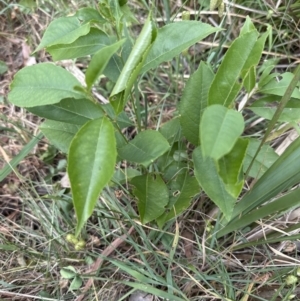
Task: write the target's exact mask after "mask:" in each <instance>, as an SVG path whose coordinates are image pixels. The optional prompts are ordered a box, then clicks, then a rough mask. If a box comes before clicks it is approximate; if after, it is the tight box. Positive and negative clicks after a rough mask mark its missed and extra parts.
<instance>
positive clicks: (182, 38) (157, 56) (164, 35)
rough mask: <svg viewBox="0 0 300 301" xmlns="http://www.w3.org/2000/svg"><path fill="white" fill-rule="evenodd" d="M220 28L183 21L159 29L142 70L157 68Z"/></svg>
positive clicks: (197, 22)
mask: <svg viewBox="0 0 300 301" xmlns="http://www.w3.org/2000/svg"><path fill="white" fill-rule="evenodd" d="M219 30H220V28H215V27H212V26H210V25H209V24H206V23H202V22H199V21H181V22H176V23H171V24H168V25H166V26H164V27H162V28H160V29H158V31H157V37H156V40H155V42H154V43H153V46H152V48H151V49H150V51H149V53H148V55H147V59H146V61H145V63H144V66H143V68H142V70H141V72H146V71H148V70H150V69H152V68H156V67H157V66H158V65H159V64H161V63H162V62H166V61H170V60H171V59H172V58H173V57H175V56H176V55H178V54H180V53H181V52H182V51H183V50H185V49H187V48H189V47H190V46H192V45H194V44H195V43H197V42H198V41H200V40H202V39H204V38H205V37H207V36H208V35H210V34H211V33H214V32H217V31H219Z"/></svg>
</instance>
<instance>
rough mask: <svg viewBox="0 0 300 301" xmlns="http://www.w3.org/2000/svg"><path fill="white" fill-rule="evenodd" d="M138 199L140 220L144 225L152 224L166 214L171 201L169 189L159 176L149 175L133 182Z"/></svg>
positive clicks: (137, 178) (139, 177) (136, 178)
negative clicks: (166, 207)
mask: <svg viewBox="0 0 300 301" xmlns="http://www.w3.org/2000/svg"><path fill="white" fill-rule="evenodd" d="M131 184H132V185H134V186H135V189H134V190H133V193H134V195H135V196H136V197H137V198H138V200H139V201H138V208H139V214H140V219H141V222H142V223H143V224H146V223H148V222H151V221H153V220H155V219H156V218H158V217H159V216H160V215H162V214H163V213H164V210H165V209H164V208H165V206H166V205H167V204H168V201H169V192H168V188H167V186H166V184H165V182H164V181H163V179H162V178H161V177H160V176H159V175H155V174H148V175H142V176H138V177H135V178H133V179H132V180H131Z"/></svg>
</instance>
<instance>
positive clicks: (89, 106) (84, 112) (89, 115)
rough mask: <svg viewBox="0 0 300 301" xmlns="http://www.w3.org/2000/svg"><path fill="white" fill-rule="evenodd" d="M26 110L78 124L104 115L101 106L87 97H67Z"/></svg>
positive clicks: (44, 116)
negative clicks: (51, 103) (57, 101)
mask: <svg viewBox="0 0 300 301" xmlns="http://www.w3.org/2000/svg"><path fill="white" fill-rule="evenodd" d="M27 110H28V111H29V112H31V113H33V114H35V115H37V116H40V117H43V118H47V119H50V120H56V121H61V122H65V123H71V124H78V125H83V124H85V123H86V122H87V121H89V120H91V119H97V118H100V117H102V116H103V115H104V113H103V108H101V106H100V105H99V104H96V103H94V102H92V101H90V100H89V99H73V98H67V99H63V100H62V101H60V102H59V103H56V104H53V105H47V106H38V107H33V108H27Z"/></svg>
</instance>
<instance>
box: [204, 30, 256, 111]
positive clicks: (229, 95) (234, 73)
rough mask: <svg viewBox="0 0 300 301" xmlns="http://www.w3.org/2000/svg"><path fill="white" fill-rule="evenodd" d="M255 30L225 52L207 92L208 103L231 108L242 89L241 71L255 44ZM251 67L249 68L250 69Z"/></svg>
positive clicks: (243, 36) (236, 41) (238, 39)
mask: <svg viewBox="0 0 300 301" xmlns="http://www.w3.org/2000/svg"><path fill="white" fill-rule="evenodd" d="M257 37H258V33H257V31H256V30H253V31H250V32H247V33H245V34H243V35H242V36H240V37H238V38H237V39H236V40H235V41H234V42H233V43H232V44H231V46H230V47H229V49H228V50H227V52H226V54H225V56H224V58H223V61H222V63H221V65H220V67H219V69H218V71H217V73H216V75H215V78H214V80H213V82H212V85H211V87H210V90H209V96H208V103H209V104H210V105H212V104H221V105H224V106H225V107H229V106H231V104H232V103H233V101H235V99H236V96H237V94H238V92H239V91H240V89H241V88H242V82H243V79H242V78H241V76H242V71H243V72H245V68H244V66H245V65H246V63H247V61H248V60H249V57H250V56H251V55H252V51H253V49H254V47H255V45H256V42H257ZM250 67H251V66H249V68H250Z"/></svg>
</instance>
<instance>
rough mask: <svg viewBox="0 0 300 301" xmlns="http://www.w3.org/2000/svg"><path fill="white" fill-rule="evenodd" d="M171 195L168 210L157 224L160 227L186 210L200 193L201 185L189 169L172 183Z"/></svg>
mask: <svg viewBox="0 0 300 301" xmlns="http://www.w3.org/2000/svg"><path fill="white" fill-rule="evenodd" d="M170 188H171V191H170V192H171V195H170V201H169V203H168V206H167V207H166V211H165V212H164V214H163V215H161V216H160V217H159V218H158V219H156V221H157V224H158V226H159V227H160V228H162V227H163V225H164V224H165V223H166V222H167V221H168V220H170V219H172V218H174V217H175V216H178V215H180V214H181V213H182V212H183V211H184V210H186V209H187V208H188V207H189V206H190V204H191V201H192V199H193V197H195V196H196V195H197V194H199V193H200V190H201V189H200V187H199V184H198V181H197V180H196V178H195V177H192V176H191V175H190V174H189V171H187V172H186V173H183V174H179V175H178V176H177V178H176V180H175V181H171V183H170Z"/></svg>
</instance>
